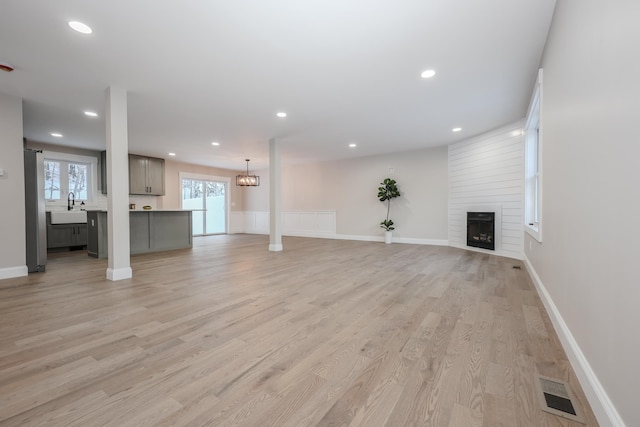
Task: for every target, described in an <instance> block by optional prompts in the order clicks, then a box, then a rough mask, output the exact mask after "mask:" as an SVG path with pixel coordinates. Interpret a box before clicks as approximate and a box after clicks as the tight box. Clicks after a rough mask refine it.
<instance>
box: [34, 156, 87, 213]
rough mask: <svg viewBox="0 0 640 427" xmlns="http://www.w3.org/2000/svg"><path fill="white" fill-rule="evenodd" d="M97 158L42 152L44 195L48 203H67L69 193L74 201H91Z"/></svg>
mask: <svg viewBox="0 0 640 427" xmlns="http://www.w3.org/2000/svg"><path fill="white" fill-rule="evenodd" d="M97 163H98V159H97V157H96V158H93V157H86V156H76V155H71V154H65V153H54V152H45V153H44V193H45V194H44V197H45V199H46V200H47V203H49V204H56V203H58V202H59V203H67V197H68V195H69V193H73V194H74V196H75V200H76V201H85V202H91V201H93V198H94V194H95V193H96V191H97V180H96V173H97V171H96V168H97Z"/></svg>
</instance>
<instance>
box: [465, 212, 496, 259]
mask: <svg viewBox="0 0 640 427" xmlns="http://www.w3.org/2000/svg"><path fill="white" fill-rule="evenodd" d="M495 224H496V214H495V212H467V246H473V247H475V248H482V249H490V250H492V251H494V250H495V249H496V233H495V229H496V225H495Z"/></svg>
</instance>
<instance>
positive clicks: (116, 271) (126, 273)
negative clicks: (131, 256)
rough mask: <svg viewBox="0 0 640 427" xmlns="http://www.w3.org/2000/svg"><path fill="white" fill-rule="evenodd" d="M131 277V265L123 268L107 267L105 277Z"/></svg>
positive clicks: (112, 278)
mask: <svg viewBox="0 0 640 427" xmlns="http://www.w3.org/2000/svg"><path fill="white" fill-rule="evenodd" d="M132 277H133V271H132V270H131V267H125V268H107V279H108V280H112V281H114V282H115V281H116V280H124V279H130V278H132Z"/></svg>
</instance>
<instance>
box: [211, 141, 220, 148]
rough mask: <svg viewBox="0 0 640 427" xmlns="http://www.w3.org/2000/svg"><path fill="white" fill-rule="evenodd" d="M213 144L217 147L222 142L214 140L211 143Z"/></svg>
mask: <svg viewBox="0 0 640 427" xmlns="http://www.w3.org/2000/svg"><path fill="white" fill-rule="evenodd" d="M211 145H215V146H216V147H217V146H218V145H220V143H219V142H215V141H213V142H212V143H211Z"/></svg>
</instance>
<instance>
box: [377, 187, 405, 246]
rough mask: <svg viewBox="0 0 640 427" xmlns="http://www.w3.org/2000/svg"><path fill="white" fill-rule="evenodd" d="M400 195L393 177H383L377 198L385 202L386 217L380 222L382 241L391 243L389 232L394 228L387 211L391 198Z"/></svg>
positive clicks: (389, 207) (388, 210) (389, 208)
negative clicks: (382, 230) (382, 234)
mask: <svg viewBox="0 0 640 427" xmlns="http://www.w3.org/2000/svg"><path fill="white" fill-rule="evenodd" d="M396 197H400V191H399V190H398V185H397V183H396V180H395V179H391V178H385V180H384V181H382V182H381V183H380V187H378V200H380V201H381V202H387V218H386V219H385V220H384V221H382V222H381V223H380V227H382V228H384V230H385V232H384V242H385V243H387V244H388V243H391V232H392V231H393V230H395V227H394V226H393V221H392V220H391V219H389V212H390V211H391V199H395V198H396Z"/></svg>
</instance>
